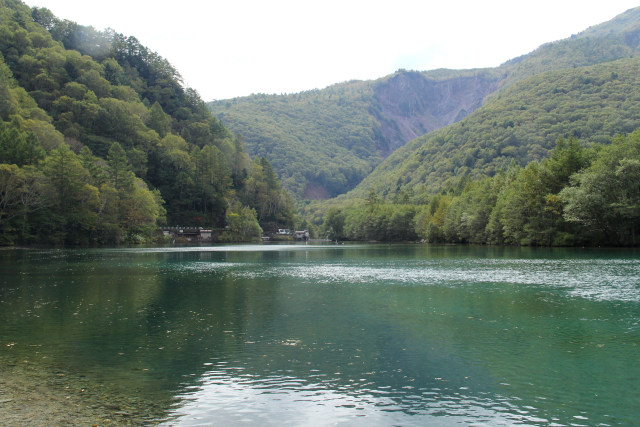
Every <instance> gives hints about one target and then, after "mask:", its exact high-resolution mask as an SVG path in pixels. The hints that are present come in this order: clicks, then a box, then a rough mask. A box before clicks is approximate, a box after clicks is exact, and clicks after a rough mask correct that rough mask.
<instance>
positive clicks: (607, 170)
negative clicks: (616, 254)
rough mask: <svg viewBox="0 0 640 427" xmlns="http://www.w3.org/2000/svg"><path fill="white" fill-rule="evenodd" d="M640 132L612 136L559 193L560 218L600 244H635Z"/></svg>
mask: <svg viewBox="0 0 640 427" xmlns="http://www.w3.org/2000/svg"><path fill="white" fill-rule="evenodd" d="M639 182H640V132H639V131H636V132H634V133H632V134H631V135H628V136H624V137H623V136H621V137H618V138H616V139H615V140H614V141H613V143H612V144H611V145H610V146H607V147H603V148H602V149H601V150H600V151H599V152H598V153H597V157H596V158H595V160H594V161H593V163H592V165H591V166H590V167H588V168H586V169H584V170H582V171H580V172H578V173H576V174H574V175H573V176H572V185H571V186H568V187H567V188H565V189H564V190H562V191H561V192H560V197H561V198H562V199H563V201H564V202H565V203H566V205H565V209H564V218H565V219H566V220H567V221H569V222H571V223H576V224H578V225H581V226H582V227H583V228H584V229H585V230H587V231H588V232H589V233H590V234H591V233H592V234H594V235H595V236H594V237H592V238H597V239H598V240H600V241H602V242H603V243H607V244H616V245H636V244H637V243H638V231H639V227H638V226H639V225H640V186H639V185H638V183H639Z"/></svg>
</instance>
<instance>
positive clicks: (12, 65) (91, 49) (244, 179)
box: [0, 0, 293, 244]
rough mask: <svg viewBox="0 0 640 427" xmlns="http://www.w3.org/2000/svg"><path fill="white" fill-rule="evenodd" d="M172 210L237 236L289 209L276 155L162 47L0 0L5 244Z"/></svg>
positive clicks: (110, 232)
mask: <svg viewBox="0 0 640 427" xmlns="http://www.w3.org/2000/svg"><path fill="white" fill-rule="evenodd" d="M265 200H268V203H266V202H265ZM164 202H166V203H164ZM163 205H164V206H163ZM165 217H166V219H167V221H168V222H169V224H172V225H175V224H180V225H181V226H205V227H219V228H223V227H225V226H229V229H228V230H230V231H225V233H226V235H227V237H228V238H230V239H236V238H237V237H239V236H235V235H230V233H231V234H233V233H235V231H234V224H235V225H236V226H237V227H236V229H237V230H240V229H241V230H250V231H251V234H252V235H251V236H250V237H259V236H260V233H261V230H260V226H259V225H258V220H259V221H260V225H262V226H263V227H265V228H270V229H271V228H275V229H277V228H278V227H279V226H291V225H292V221H293V218H292V201H291V200H290V198H289V197H288V195H286V194H285V193H284V192H283V191H281V188H280V183H279V182H278V180H277V178H276V177H275V174H274V173H273V171H272V169H271V165H269V164H268V162H267V161H266V160H265V159H256V161H255V162H253V163H252V162H251V160H250V159H249V157H248V155H247V154H246V152H245V151H244V146H243V144H242V141H241V140H239V139H238V138H236V137H234V136H233V134H232V133H231V132H229V130H228V129H226V128H225V127H224V126H223V125H222V124H221V123H220V122H219V121H218V120H217V119H216V118H215V117H213V116H212V114H211V112H210V111H209V110H208V109H207V108H206V106H205V104H204V102H202V100H201V99H200V97H199V95H198V94H197V92H195V91H194V90H193V89H190V88H186V87H184V86H183V83H182V80H181V77H180V75H179V73H178V72H177V70H175V68H174V67H173V66H172V65H171V64H170V63H169V62H168V61H167V60H165V59H164V58H162V57H160V56H159V55H158V54H156V53H155V52H152V51H150V50H149V49H147V48H146V47H145V46H142V45H141V44H140V43H139V41H138V40H137V39H135V38H134V37H126V36H124V35H122V34H118V33H115V32H113V31H111V30H108V31H105V32H99V31H96V30H95V29H93V28H91V27H83V26H81V25H78V24H77V23H74V22H71V21H67V20H61V19H58V18H57V17H55V16H54V15H53V14H52V13H51V11H49V10H48V9H44V8H29V7H28V6H26V5H25V4H23V3H22V2H20V1H18V0H0V244H11V243H15V242H25V243H31V242H38V243H40V242H46V243H55V244H65V243H71V244H78V243H83V244H88V243H91V244H94V243H110V244H113V243H121V242H122V241H124V240H129V241H140V240H148V239H150V238H151V236H152V234H153V233H154V232H155V230H156V229H157V223H160V222H162V221H163V220H164V219H165ZM269 231H270V230H269ZM236 234H237V233H236ZM245 237H249V236H245Z"/></svg>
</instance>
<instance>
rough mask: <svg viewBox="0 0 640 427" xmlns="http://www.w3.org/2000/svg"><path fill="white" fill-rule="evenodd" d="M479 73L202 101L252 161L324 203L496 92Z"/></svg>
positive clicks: (413, 75)
mask: <svg viewBox="0 0 640 427" xmlns="http://www.w3.org/2000/svg"><path fill="white" fill-rule="evenodd" d="M497 82H498V78H497V74H496V73H492V72H490V71H484V70H471V71H461V72H457V71H442V70H441V71H437V72H431V73H418V72H408V71H399V72H397V73H395V74H393V75H391V76H387V77H385V78H382V79H380V80H377V81H367V82H361V81H353V82H347V83H341V84H337V85H334V86H330V87H328V88H326V89H323V90H314V91H308V92H302V93H299V94H294V95H252V96H249V97H243V98H236V99H232V100H226V101H218V102H213V103H210V104H209V108H210V109H211V111H212V112H213V114H214V115H215V116H216V117H218V118H219V119H220V120H221V121H222V122H223V123H224V124H225V126H228V127H229V128H230V129H231V130H233V131H234V132H237V133H240V134H241V135H242V136H243V137H244V140H245V142H246V146H247V151H248V152H249V154H250V155H252V156H264V157H266V158H267V159H269V161H270V162H271V163H272V164H273V165H274V167H275V169H276V170H277V171H278V173H279V175H280V177H281V179H282V180H283V184H284V185H285V186H286V187H287V188H288V189H289V190H291V191H292V192H293V193H294V194H296V195H297V196H298V197H303V198H315V199H323V198H327V197H333V196H336V195H338V194H341V193H344V192H346V191H348V190H350V189H351V188H353V187H355V185H357V184H358V183H359V182H360V181H361V180H362V179H363V178H364V177H365V176H366V175H367V174H368V173H369V172H370V171H371V170H372V169H373V168H374V167H375V166H377V165H378V164H379V163H380V162H381V161H382V160H383V159H384V158H385V157H386V156H388V155H389V154H390V153H391V152H393V151H394V150H395V149H397V148H398V147H400V146H402V145H404V144H405V143H406V142H407V141H409V140H411V139H413V138H415V137H416V136H419V135H423V134H424V133H426V132H430V131H432V130H435V129H438V128H440V127H442V126H445V125H447V124H450V123H453V122H455V121H457V120H460V119H461V118H463V117H465V116H466V115H467V114H469V113H470V112H472V111H473V110H474V109H475V108H477V107H478V106H479V105H481V104H482V100H483V98H484V97H485V96H486V95H487V94H489V93H491V92H492V91H493V90H495V88H496V87H497Z"/></svg>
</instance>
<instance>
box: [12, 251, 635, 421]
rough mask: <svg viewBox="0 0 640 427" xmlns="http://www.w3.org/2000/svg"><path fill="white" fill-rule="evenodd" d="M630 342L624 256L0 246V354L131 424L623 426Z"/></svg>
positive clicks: (631, 267) (629, 412)
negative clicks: (118, 415)
mask: <svg viewBox="0 0 640 427" xmlns="http://www.w3.org/2000/svg"><path fill="white" fill-rule="evenodd" d="M639 344H640V252H638V251H637V250H632V249H606V250H605V249H539V248H501V247H476V246H431V245H369V244H367V245H355V244H354V245H322V244H317V245H315V244H309V245H304V244H300V245H229V246H212V247H184V248H134V249H84V250H80V249H75V250H54V249H51V250H49V249H5V250H0V358H1V360H0V361H2V363H3V364H5V365H9V366H17V365H19V364H20V366H21V364H29V366H33V367H34V369H39V370H40V372H42V373H43V375H45V377H46V376H47V375H50V380H48V381H50V382H51V384H53V385H55V384H56V381H58V382H61V383H60V387H63V386H64V387H66V388H67V389H69V390H75V389H80V388H81V387H82V388H81V390H82V392H83V393H85V395H86V396H87V397H86V399H87V402H88V403H87V404H91V405H93V407H100V408H103V409H104V408H107V409H109V408H111V409H112V410H114V411H116V412H118V411H120V413H121V414H124V415H123V416H126V417H129V419H130V420H131V421H132V422H144V423H150V424H164V425H180V426H195V425H208V424H213V425H237V424H245V425H257V424H259V425H278V426H280V425H312V426H316V425H317V426H323V425H341V424H342V425H363V426H364V425H420V426H423V425H437V426H447V425H457V424H465V425H467V424H471V425H513V424H522V425H549V426H560V425H589V426H596V425H603V426H604V425H631V424H634V423H637V422H638V420H639V419H640V403H639V402H640V348H639ZM46 378H48V377H46ZM65 384H66V385H65ZM0 397H1V396H0Z"/></svg>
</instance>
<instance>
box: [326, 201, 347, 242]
mask: <svg viewBox="0 0 640 427" xmlns="http://www.w3.org/2000/svg"><path fill="white" fill-rule="evenodd" d="M344 223H345V215H344V213H343V212H342V211H341V210H340V209H338V208H335V207H333V208H329V210H328V211H327V213H326V214H325V216H324V229H325V231H326V233H327V237H328V238H329V239H330V240H336V241H337V240H340V239H343V238H344Z"/></svg>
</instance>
